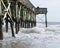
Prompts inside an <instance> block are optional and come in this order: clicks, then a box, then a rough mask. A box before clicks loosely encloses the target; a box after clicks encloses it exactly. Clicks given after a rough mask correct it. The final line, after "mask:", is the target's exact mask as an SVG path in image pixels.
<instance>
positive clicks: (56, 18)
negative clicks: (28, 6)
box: [30, 0, 60, 22]
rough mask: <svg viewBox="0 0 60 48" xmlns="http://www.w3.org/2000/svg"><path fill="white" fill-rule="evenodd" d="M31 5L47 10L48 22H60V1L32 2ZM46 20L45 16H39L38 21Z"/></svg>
mask: <svg viewBox="0 0 60 48" xmlns="http://www.w3.org/2000/svg"><path fill="white" fill-rule="evenodd" d="M30 1H31V3H32V4H33V5H34V6H35V7H37V6H39V7H41V8H42V7H43V8H47V10H48V13H47V20H48V22H60V0H30ZM40 19H42V20H44V15H42V14H39V15H37V20H40Z"/></svg>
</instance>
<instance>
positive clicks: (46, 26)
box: [45, 14, 47, 27]
mask: <svg viewBox="0 0 60 48" xmlns="http://www.w3.org/2000/svg"><path fill="white" fill-rule="evenodd" d="M45 26H46V27H47V14H45Z"/></svg>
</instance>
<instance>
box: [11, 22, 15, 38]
mask: <svg viewBox="0 0 60 48" xmlns="http://www.w3.org/2000/svg"><path fill="white" fill-rule="evenodd" d="M10 26H11V32H12V37H15V34H14V29H13V22H10Z"/></svg>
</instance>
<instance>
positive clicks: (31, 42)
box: [0, 24, 60, 48]
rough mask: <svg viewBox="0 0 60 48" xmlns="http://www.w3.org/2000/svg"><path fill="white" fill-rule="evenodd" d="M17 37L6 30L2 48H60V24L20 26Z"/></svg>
mask: <svg viewBox="0 0 60 48" xmlns="http://www.w3.org/2000/svg"><path fill="white" fill-rule="evenodd" d="M15 36H16V38H13V37H11V31H10V30H9V33H5V32H4V40H2V41H0V48H60V25H58V24H49V25H48V27H47V28H46V27H45V25H44V24H39V25H38V26H37V27H34V28H30V29H25V28H20V31H19V33H18V34H15Z"/></svg>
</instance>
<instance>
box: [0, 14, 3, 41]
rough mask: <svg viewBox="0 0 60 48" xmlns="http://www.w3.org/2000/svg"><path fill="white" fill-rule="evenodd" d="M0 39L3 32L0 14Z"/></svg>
mask: <svg viewBox="0 0 60 48" xmlns="http://www.w3.org/2000/svg"><path fill="white" fill-rule="evenodd" d="M0 40H3V32H2V17H1V15H0Z"/></svg>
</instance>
